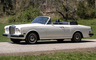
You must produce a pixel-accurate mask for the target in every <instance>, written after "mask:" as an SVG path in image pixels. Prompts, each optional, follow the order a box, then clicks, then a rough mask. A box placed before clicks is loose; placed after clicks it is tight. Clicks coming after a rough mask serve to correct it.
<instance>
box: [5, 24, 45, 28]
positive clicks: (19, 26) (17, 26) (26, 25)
mask: <svg viewBox="0 0 96 60" xmlns="http://www.w3.org/2000/svg"><path fill="white" fill-rule="evenodd" d="M40 25H44V24H39V23H30V24H19V25H13V26H16V28H22V27H29V26H30V27H31V26H40ZM9 26H12V25H8V26H5V28H6V27H9Z"/></svg>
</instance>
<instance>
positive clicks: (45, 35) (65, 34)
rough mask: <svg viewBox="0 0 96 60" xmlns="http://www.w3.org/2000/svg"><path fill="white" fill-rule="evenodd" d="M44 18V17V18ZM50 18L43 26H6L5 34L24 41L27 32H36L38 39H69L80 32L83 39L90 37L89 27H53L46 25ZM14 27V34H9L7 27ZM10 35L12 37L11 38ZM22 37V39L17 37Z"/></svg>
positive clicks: (52, 25)
mask: <svg viewBox="0 0 96 60" xmlns="http://www.w3.org/2000/svg"><path fill="white" fill-rule="evenodd" d="M45 17H46V16H45ZM50 19H51V18H50V17H48V20H47V22H46V23H45V24H39V23H30V24H20V25H8V26H5V27H4V29H5V33H4V34H6V35H7V36H8V37H9V38H12V39H25V38H26V36H27V35H28V33H29V32H33V31H34V32H37V33H38V35H39V38H40V39H66V38H69V39H71V38H72V37H73V35H74V33H75V32H81V33H82V35H83V37H90V35H89V34H90V33H91V32H92V30H91V27H90V26H84V25H70V23H69V24H68V25H55V24H48V22H49V21H50ZM10 26H13V27H14V29H13V30H14V31H13V30H11V31H13V33H14V34H10V31H9V30H10V29H9V27H10ZM11 35H14V37H12V36H11ZM20 35H23V36H22V37H19V36H20Z"/></svg>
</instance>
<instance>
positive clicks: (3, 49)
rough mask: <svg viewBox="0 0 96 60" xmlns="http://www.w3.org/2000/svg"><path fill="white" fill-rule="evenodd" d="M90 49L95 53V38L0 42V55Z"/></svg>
mask: <svg viewBox="0 0 96 60" xmlns="http://www.w3.org/2000/svg"><path fill="white" fill-rule="evenodd" d="M73 51H91V52H94V53H96V40H95V39H86V40H83V41H82V42H78V43H74V42H70V41H64V42H62V43H58V42H57V41H39V42H38V43H37V44H25V43H20V44H13V43H11V42H1V43H0V56H10V55H11V56H18V55H39V54H49V53H55V52H73Z"/></svg>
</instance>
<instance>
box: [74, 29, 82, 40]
mask: <svg viewBox="0 0 96 60" xmlns="http://www.w3.org/2000/svg"><path fill="white" fill-rule="evenodd" d="M75 33H80V34H81V37H82V38H83V34H82V32H81V31H76V32H74V34H75ZM74 34H73V36H74ZM73 36H72V38H73Z"/></svg>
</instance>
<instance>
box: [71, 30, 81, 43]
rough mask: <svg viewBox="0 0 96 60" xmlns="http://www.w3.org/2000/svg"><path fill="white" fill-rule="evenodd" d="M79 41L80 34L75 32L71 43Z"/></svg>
mask: <svg viewBox="0 0 96 60" xmlns="http://www.w3.org/2000/svg"><path fill="white" fill-rule="evenodd" d="M81 39H82V37H81V34H80V33H79V32H76V33H75V34H74V35H73V38H72V39H71V41H73V42H80V41H81Z"/></svg>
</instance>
